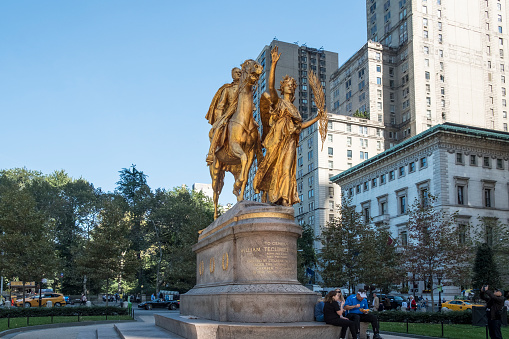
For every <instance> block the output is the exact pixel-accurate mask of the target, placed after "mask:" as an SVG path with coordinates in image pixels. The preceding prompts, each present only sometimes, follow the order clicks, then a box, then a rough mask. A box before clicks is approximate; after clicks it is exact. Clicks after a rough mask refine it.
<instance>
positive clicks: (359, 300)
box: [345, 289, 382, 339]
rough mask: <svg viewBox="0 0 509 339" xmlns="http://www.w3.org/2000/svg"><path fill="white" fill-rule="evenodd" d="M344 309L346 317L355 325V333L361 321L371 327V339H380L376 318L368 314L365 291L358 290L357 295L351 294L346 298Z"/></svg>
mask: <svg viewBox="0 0 509 339" xmlns="http://www.w3.org/2000/svg"><path fill="white" fill-rule="evenodd" d="M345 309H346V310H347V311H348V314H347V315H346V317H347V318H348V319H350V320H352V321H353V322H354V323H355V333H358V332H359V329H360V327H361V321H362V322H369V323H371V327H373V333H374V334H373V339H382V337H381V336H380V333H379V332H380V329H379V327H378V318H377V317H376V316H375V315H373V314H368V312H369V306H368V302H367V300H366V291H365V290H363V289H359V291H358V292H357V294H352V295H351V296H349V297H348V298H346V302H345ZM352 333H353V332H352Z"/></svg>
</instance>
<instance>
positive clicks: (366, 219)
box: [362, 203, 370, 224]
mask: <svg viewBox="0 0 509 339" xmlns="http://www.w3.org/2000/svg"><path fill="white" fill-rule="evenodd" d="M362 214H363V216H364V223H366V224H367V223H369V219H370V213H369V203H367V204H365V205H363V206H362Z"/></svg>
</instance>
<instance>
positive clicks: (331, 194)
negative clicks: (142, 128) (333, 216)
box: [329, 187, 334, 198]
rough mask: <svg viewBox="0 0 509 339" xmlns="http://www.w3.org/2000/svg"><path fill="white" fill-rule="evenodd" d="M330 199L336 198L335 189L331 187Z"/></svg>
mask: <svg viewBox="0 0 509 339" xmlns="http://www.w3.org/2000/svg"><path fill="white" fill-rule="evenodd" d="M329 198H334V187H329Z"/></svg>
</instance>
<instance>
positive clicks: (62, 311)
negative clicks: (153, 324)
mask: <svg viewBox="0 0 509 339" xmlns="http://www.w3.org/2000/svg"><path fill="white" fill-rule="evenodd" d="M78 314H79V315H80V316H89V315H128V314H129V313H128V309H127V308H120V307H117V306H108V307H106V306H93V307H85V306H83V307H48V308H47V307H41V308H39V307H29V308H22V307H11V308H0V318H8V317H9V318H22V317H50V316H64V317H65V316H77V315H78Z"/></svg>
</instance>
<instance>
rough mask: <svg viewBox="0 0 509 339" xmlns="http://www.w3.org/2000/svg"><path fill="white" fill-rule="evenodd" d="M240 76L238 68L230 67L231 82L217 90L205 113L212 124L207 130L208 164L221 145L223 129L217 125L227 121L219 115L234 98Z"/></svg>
mask: <svg viewBox="0 0 509 339" xmlns="http://www.w3.org/2000/svg"><path fill="white" fill-rule="evenodd" d="M240 76H241V70H240V68H238V67H234V68H233V69H232V79H233V81H232V83H230V84H225V85H223V86H221V88H219V89H218V90H217V92H216V95H214V98H213V99H212V103H211V104H210V107H209V110H208V112H207V115H206V116H205V119H207V120H208V121H209V123H210V124H211V125H212V128H211V129H210V132H209V138H210V140H211V141H210V148H209V153H208V154H207V164H208V165H210V164H212V161H214V152H215V151H216V149H217V147H219V146H221V145H219V140H220V134H221V133H220V132H222V131H223V129H222V128H218V127H220V126H221V125H222V124H224V123H225V122H227V121H224V119H221V117H222V116H223V115H224V113H225V112H226V111H227V110H228V108H229V106H230V105H231V104H232V102H234V100H235V96H236V95H237V91H238V88H239V79H240Z"/></svg>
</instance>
